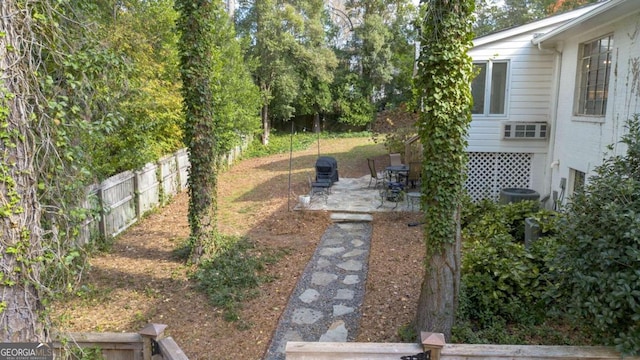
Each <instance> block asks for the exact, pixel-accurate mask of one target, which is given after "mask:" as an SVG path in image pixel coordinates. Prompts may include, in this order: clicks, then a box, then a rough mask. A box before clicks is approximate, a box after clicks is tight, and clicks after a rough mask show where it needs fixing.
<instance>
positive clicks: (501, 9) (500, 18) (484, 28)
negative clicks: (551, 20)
mask: <svg viewBox="0 0 640 360" xmlns="http://www.w3.org/2000/svg"><path fill="white" fill-rule="evenodd" d="M596 1H598V0H502V1H497V0H476V22H475V24H474V31H475V33H476V35H477V36H483V35H487V34H489V33H492V32H495V31H500V30H503V29H507V28H510V27H514V26H520V25H524V24H526V23H528V22H532V21H536V20H540V19H542V18H545V17H547V16H550V15H553V14H557V13H560V12H564V11H569V10H573V9H575V8H577V7H580V6H583V5H585V4H588V3H593V2H596Z"/></svg>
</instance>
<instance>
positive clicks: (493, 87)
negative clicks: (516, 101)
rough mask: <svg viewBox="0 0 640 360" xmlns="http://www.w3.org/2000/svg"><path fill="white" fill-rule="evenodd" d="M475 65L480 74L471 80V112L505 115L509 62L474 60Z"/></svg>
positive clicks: (474, 113)
mask: <svg viewBox="0 0 640 360" xmlns="http://www.w3.org/2000/svg"><path fill="white" fill-rule="evenodd" d="M473 66H474V67H475V68H476V69H477V71H478V75H476V77H475V78H474V79H473V81H472V82H471V94H472V95H473V108H472V109H471V113H472V114H473V115H478V116H496V115H505V114H506V112H507V74H508V69H509V62H507V61H485V62H474V63H473Z"/></svg>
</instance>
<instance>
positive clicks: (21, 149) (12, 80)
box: [0, 0, 47, 342]
mask: <svg viewBox="0 0 640 360" xmlns="http://www.w3.org/2000/svg"><path fill="white" fill-rule="evenodd" d="M20 5H24V4H19V3H18V1H15V0H4V1H2V3H1V4H0V158H1V159H0V160H1V161H0V229H1V231H0V232H1V239H2V240H1V242H0V250H1V253H2V255H1V260H0V264H1V266H2V272H1V273H0V291H1V292H2V301H1V302H0V341H2V342H19V341H23V342H24V341H30V342H33V341H46V340H47V338H46V332H45V324H44V323H43V321H42V320H43V319H42V318H41V317H40V315H39V314H38V310H40V309H41V307H42V304H41V301H40V299H41V297H40V291H41V288H40V273H41V271H42V269H43V265H44V264H43V262H42V261H41V260H39V258H41V257H42V255H43V249H42V227H41V225H40V204H39V201H38V197H37V193H36V189H37V187H36V186H35V184H37V180H38V179H37V171H36V169H35V168H34V163H33V156H34V149H35V147H36V146H37V144H36V143H35V139H34V138H33V137H32V136H30V135H31V132H30V130H29V127H30V126H32V123H33V121H34V118H33V115H34V106H35V105H34V103H35V102H36V100H42V99H41V98H37V95H36V94H37V93H38V92H37V91H35V90H34V89H33V84H34V79H33V78H32V76H33V73H35V71H36V67H37V65H36V64H37V63H38V60H37V59H33V58H32V57H31V56H30V54H28V50H27V52H26V53H25V52H24V51H25V49H29V46H30V44H29V42H30V41H31V40H33V38H34V36H33V33H32V30H31V25H32V14H31V11H30V8H29V7H28V6H20Z"/></svg>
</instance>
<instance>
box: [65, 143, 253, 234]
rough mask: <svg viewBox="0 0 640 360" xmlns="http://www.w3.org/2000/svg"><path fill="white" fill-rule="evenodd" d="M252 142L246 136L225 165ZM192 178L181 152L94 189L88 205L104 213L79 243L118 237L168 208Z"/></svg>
mask: <svg viewBox="0 0 640 360" xmlns="http://www.w3.org/2000/svg"><path fill="white" fill-rule="evenodd" d="M250 142H251V138H250V137H246V138H245V139H244V140H243V145H241V146H237V147H236V148H234V149H233V150H232V151H231V152H230V153H229V154H227V155H226V156H224V160H223V163H224V164H226V165H227V166H230V165H231V164H233V162H234V161H236V160H237V159H238V158H239V157H240V155H241V154H242V152H243V151H244V150H245V149H246V148H247V146H248V144H249V143H250ZM188 176H189V156H188V153H187V150H186V149H181V150H178V151H177V152H175V153H174V154H171V155H168V156H165V157H163V158H161V159H160V160H158V161H157V162H155V163H148V164H146V165H145V166H144V167H143V168H142V169H140V170H137V171H125V172H122V173H119V174H117V175H114V176H112V177H110V178H108V179H106V180H104V181H103V182H101V183H100V184H95V185H93V186H90V187H89V189H88V191H87V193H88V197H87V200H86V201H85V204H84V206H85V208H87V209H96V208H98V209H100V211H99V214H96V216H93V217H89V218H88V219H87V221H86V222H85V223H84V225H83V228H82V231H81V234H80V238H79V239H78V240H79V242H80V243H82V244H87V243H89V242H90V241H91V240H92V239H97V238H104V239H108V238H113V237H115V236H118V234H120V233H122V232H123V231H124V230H126V229H127V228H128V227H130V226H131V225H133V224H134V223H136V221H138V220H139V219H140V218H141V217H142V216H143V215H144V214H145V213H147V212H149V211H151V210H153V209H155V208H157V207H160V206H164V205H166V204H167V203H168V201H169V200H170V199H171V198H172V197H173V196H175V195H176V194H178V193H179V192H181V191H183V190H185V189H186V188H187V178H188Z"/></svg>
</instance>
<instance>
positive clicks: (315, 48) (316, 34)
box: [295, 0, 338, 131]
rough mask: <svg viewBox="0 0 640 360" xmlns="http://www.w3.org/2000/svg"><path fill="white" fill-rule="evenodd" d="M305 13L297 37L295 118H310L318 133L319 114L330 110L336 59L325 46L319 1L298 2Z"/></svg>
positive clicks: (321, 2)
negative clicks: (297, 81)
mask: <svg viewBox="0 0 640 360" xmlns="http://www.w3.org/2000/svg"><path fill="white" fill-rule="evenodd" d="M299 7H300V9H301V11H302V12H303V13H304V14H306V16H305V22H304V28H303V31H302V36H301V37H300V40H299V41H300V45H301V46H300V47H299V55H298V56H297V58H299V59H300V61H297V62H296V63H297V64H298V66H297V73H298V75H299V79H300V86H299V92H298V97H297V99H296V103H295V105H296V106H295V107H296V115H298V116H304V115H312V116H313V118H314V122H313V124H314V126H313V128H314V130H315V131H320V113H322V112H327V111H329V110H330V109H331V102H332V97H331V89H330V85H331V83H332V82H333V77H334V75H333V70H334V69H335V68H336V66H337V61H338V60H337V58H336V55H335V53H334V52H333V50H331V49H330V48H329V47H328V46H327V44H326V34H325V30H324V22H323V20H324V19H323V11H322V10H323V1H321V0H306V1H301V2H299Z"/></svg>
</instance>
